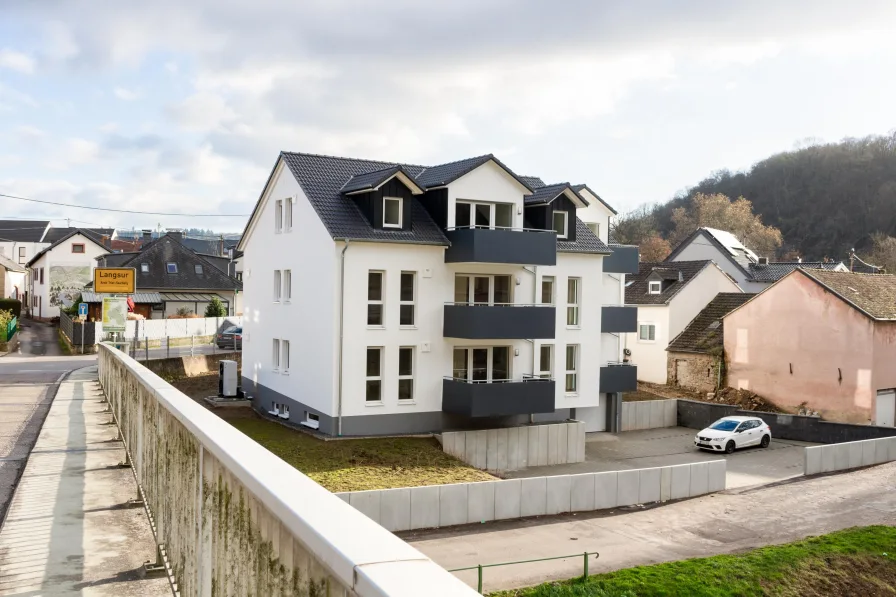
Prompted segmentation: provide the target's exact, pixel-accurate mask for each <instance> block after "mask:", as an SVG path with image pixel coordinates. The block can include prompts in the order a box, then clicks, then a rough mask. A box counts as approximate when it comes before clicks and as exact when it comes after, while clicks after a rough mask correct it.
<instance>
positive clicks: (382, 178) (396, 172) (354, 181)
mask: <svg viewBox="0 0 896 597" xmlns="http://www.w3.org/2000/svg"><path fill="white" fill-rule="evenodd" d="M395 177H398V179H399V180H400V181H401V183H402V184H403V185H404V186H406V187H408V188H409V189H410V190H411V193H412V194H414V195H422V194H423V189H422V188H420V186H419V185H418V184H417V183H416V182H414V177H413V175H412V174H411V173H410V172H408V171H407V170H406V169H405V168H404V166H402V165H400V164H396V165H395V166H390V167H389V168H383V169H382V170H374V171H373V172H365V173H364V174H355V175H354V176H352V177H351V178H349V179H348V182H346V183H345V185H344V186H343V187H342V189H341V191H342V192H343V193H345V194H346V195H352V194H354V193H366V192H368V191H375V190H377V189H378V188H380V187H381V186H383V185H384V184H386V183H387V182H389V181H390V180H392V179H393V178H395Z"/></svg>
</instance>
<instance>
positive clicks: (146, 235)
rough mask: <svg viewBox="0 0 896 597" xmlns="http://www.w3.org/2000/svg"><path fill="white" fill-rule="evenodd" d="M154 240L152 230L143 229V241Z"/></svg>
mask: <svg viewBox="0 0 896 597" xmlns="http://www.w3.org/2000/svg"><path fill="white" fill-rule="evenodd" d="M151 240H152V230H147V229H145V228H144V229H143V242H144V243H148V242H149V241H151Z"/></svg>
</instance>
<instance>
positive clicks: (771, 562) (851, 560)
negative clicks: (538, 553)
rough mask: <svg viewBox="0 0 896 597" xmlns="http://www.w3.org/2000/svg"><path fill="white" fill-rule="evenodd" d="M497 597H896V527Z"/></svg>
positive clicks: (645, 568) (854, 531) (843, 533)
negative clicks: (852, 596)
mask: <svg viewBox="0 0 896 597" xmlns="http://www.w3.org/2000/svg"><path fill="white" fill-rule="evenodd" d="M493 595H494V596H495V597H498V596H500V597H586V596H587V597H652V596H657V597H658V596H663V597H678V596H680V597H703V596H705V597H750V596H754V595H755V596H760V595H762V596H765V595H776V596H781V597H822V596H828V595H862V596H863V597H872V596H882V597H883V596H896V528H894V527H886V526H873V527H864V528H854V529H847V530H845V531H839V532H836V533H831V534H830V535H823V536H821V537H813V538H810V539H806V540H804V541H798V542H796V543H789V544H786V545H778V546H772V547H764V548H761V549H756V550H753V551H750V552H747V553H744V554H739V555H724V556H715V557H711V558H699V559H694V560H685V561H682V562H672V563H668V564H657V565H654V566H640V567H638V568H629V569H627V570H619V571H617V572H610V573H608V574H601V575H598V576H592V577H590V578H588V580H587V581H584V582H583V581H582V579H581V578H579V579H575V580H570V581H566V582H562V583H546V584H543V585H539V586H537V587H532V588H529V589H520V590H516V591H508V592H502V593H496V594H493Z"/></svg>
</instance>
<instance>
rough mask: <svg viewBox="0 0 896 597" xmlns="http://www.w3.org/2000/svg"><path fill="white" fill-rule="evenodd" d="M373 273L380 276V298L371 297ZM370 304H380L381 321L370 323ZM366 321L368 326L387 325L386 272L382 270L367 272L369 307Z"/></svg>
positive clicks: (381, 326) (365, 313)
mask: <svg viewBox="0 0 896 597" xmlns="http://www.w3.org/2000/svg"><path fill="white" fill-rule="evenodd" d="M371 274H379V276H380V298H379V300H374V299H371V298H370V275H371ZM370 305H379V306H380V322H379V323H370V319H369V313H370ZM364 321H365V322H367V327H368V328H376V329H379V328H384V327H386V272H384V271H382V270H376V269H372V270H368V272H367V309H366V310H365V312H364Z"/></svg>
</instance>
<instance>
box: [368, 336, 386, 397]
mask: <svg viewBox="0 0 896 597" xmlns="http://www.w3.org/2000/svg"><path fill="white" fill-rule="evenodd" d="M365 384H366V386H365V400H366V401H367V402H379V401H381V400H382V399H383V349H382V348H368V349H367V374H366V381H365Z"/></svg>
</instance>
